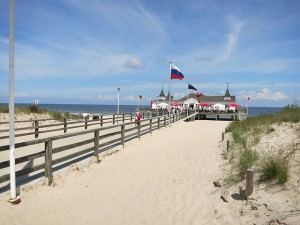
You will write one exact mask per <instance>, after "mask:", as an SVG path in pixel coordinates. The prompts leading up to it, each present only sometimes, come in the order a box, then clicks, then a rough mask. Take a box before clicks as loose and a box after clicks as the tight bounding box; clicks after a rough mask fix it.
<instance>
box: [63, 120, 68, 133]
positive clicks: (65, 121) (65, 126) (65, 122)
mask: <svg viewBox="0 0 300 225" xmlns="http://www.w3.org/2000/svg"><path fill="white" fill-rule="evenodd" d="M64 133H67V118H64Z"/></svg>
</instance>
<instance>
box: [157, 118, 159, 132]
mask: <svg viewBox="0 0 300 225" xmlns="http://www.w3.org/2000/svg"><path fill="white" fill-rule="evenodd" d="M159 125H160V118H159V117H158V119H157V129H158V130H159Z"/></svg>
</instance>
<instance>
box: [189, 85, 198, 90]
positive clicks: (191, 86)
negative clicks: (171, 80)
mask: <svg viewBox="0 0 300 225" xmlns="http://www.w3.org/2000/svg"><path fill="white" fill-rule="evenodd" d="M188 89H192V90H195V91H197V89H196V88H195V87H194V86H193V85H191V84H188Z"/></svg>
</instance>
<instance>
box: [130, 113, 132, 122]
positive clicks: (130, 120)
mask: <svg viewBox="0 0 300 225" xmlns="http://www.w3.org/2000/svg"><path fill="white" fill-rule="evenodd" d="M130 121H132V113H130Z"/></svg>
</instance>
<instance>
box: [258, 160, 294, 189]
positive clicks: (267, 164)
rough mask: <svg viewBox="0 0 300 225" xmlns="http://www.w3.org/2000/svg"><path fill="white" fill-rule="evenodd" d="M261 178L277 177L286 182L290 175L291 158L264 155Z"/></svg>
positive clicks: (271, 178)
mask: <svg viewBox="0 0 300 225" xmlns="http://www.w3.org/2000/svg"><path fill="white" fill-rule="evenodd" d="M260 166H261V168H260V178H261V179H262V180H265V181H272V180H274V179H277V180H278V182H279V183H280V184H284V183H285V182H286V181H287V179H288V176H289V160H288V158H287V157H282V156H280V155H276V156H267V157H264V159H263V161H262V162H261V165H260Z"/></svg>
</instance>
